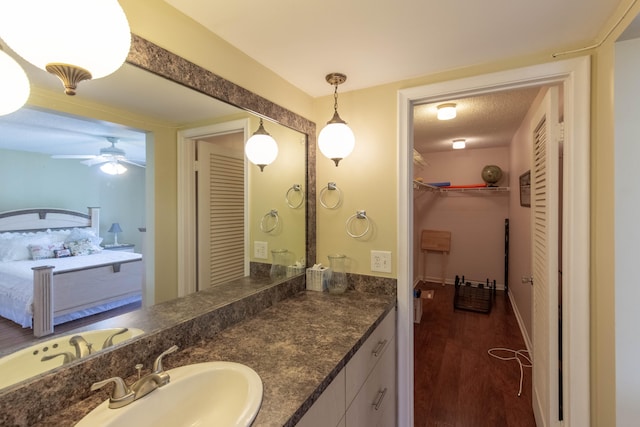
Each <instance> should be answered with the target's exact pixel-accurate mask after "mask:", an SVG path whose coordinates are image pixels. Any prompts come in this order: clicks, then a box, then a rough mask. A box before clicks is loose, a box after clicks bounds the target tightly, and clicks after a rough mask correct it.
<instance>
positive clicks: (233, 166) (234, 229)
mask: <svg viewBox="0 0 640 427" xmlns="http://www.w3.org/2000/svg"><path fill="white" fill-rule="evenodd" d="M229 138H232V139H237V141H236V142H235V143H233V144H227V143H226V142H228V140H229ZM242 138H243V136H242V134H241V133H239V134H227V135H222V136H219V137H216V138H214V139H213V140H214V142H211V141H209V142H204V141H198V143H197V150H198V152H197V157H198V167H197V169H198V172H197V173H198V178H197V185H198V201H197V203H198V209H197V211H198V233H197V238H198V289H206V288H209V287H211V286H216V285H219V284H221V283H224V282H228V281H229V280H233V279H237V278H240V277H243V276H244V272H245V261H244V255H245V248H244V245H245V243H244V242H245V227H244V223H245V220H244V212H245V207H244V200H245V197H244V157H243V151H242V148H243V141H242ZM216 139H221V141H217V142H216ZM229 146H231V147H237V148H229Z"/></svg>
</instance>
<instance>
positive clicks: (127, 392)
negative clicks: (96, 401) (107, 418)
mask: <svg viewBox="0 0 640 427" xmlns="http://www.w3.org/2000/svg"><path fill="white" fill-rule="evenodd" d="M110 383H114V384H115V387H113V392H112V393H111V398H109V408H112V409H116V408H121V407H123V406H125V405H128V404H129V403H131V402H133V400H134V398H135V395H134V393H133V392H132V391H131V389H130V388H129V387H128V386H127V383H125V382H124V380H123V379H122V378H120V377H113V378H109V379H106V380H103V381H98V382H97V383H93V384H92V385H91V391H94V390H98V389H100V388H102V387H104V386H105V385H107V384H110Z"/></svg>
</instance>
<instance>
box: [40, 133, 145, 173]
mask: <svg viewBox="0 0 640 427" xmlns="http://www.w3.org/2000/svg"><path fill="white" fill-rule="evenodd" d="M106 138H107V141H109V142H110V143H111V146H110V147H104V148H101V149H100V154H98V155H95V154H56V155H53V156H51V157H52V158H54V159H85V160H84V161H82V162H80V163H82V164H84V165H87V166H93V165H102V166H100V170H102V171H103V172H105V173H108V174H110V175H119V174H122V173H124V172H126V170H127V168H126V167H124V165H122V163H128V164H130V165H133V166H138V167H141V168H144V167H145V165H143V164H140V163H136V162H133V161H131V160H129V159H127V157H126V153H125V151H124V150H122V149H120V148H118V147H116V143H117V142H118V138H114V137H110V136H108V137H106Z"/></svg>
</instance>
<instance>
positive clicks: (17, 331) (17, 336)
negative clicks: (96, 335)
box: [0, 302, 141, 351]
mask: <svg viewBox="0 0 640 427" xmlns="http://www.w3.org/2000/svg"><path fill="white" fill-rule="evenodd" d="M140 306H141V303H139V302H136V303H132V304H128V305H125V306H122V307H118V308H114V309H113V310H109V311H105V312H103V313H98V314H94V315H92V316H88V317H84V318H82V319H77V320H73V321H71V322H67V323H63V324H61V325H58V326H56V327H55V334H60V333H64V332H67V331H70V330H72V329H76V328H80V327H82V326H86V325H90V324H92V323H95V322H99V321H101V320H105V319H108V318H110V317H114V316H119V315H121V314H124V313H128V312H130V311H133V310H138V309H139V308H140ZM35 341H36V338H34V336H33V330H32V329H30V328H23V327H21V326H20V325H18V324H16V323H14V322H12V321H11V320H7V319H5V318H2V317H0V351H2V350H5V349H8V348H11V347H15V346H17V345H20V346H22V345H23V344H25V345H26V344H29V343H30V342H35Z"/></svg>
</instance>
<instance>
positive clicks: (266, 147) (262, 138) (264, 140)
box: [244, 118, 278, 172]
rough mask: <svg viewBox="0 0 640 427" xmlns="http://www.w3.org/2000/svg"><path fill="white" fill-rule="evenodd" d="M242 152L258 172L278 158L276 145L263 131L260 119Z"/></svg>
mask: <svg viewBox="0 0 640 427" xmlns="http://www.w3.org/2000/svg"><path fill="white" fill-rule="evenodd" d="M244 152H245V154H246V155H247V158H248V159H249V161H250V162H251V163H253V164H255V165H257V166H258V167H259V168H260V172H262V171H264V167H265V166H267V165H270V164H271V163H273V161H274V160H275V159H276V157H278V143H277V142H276V140H275V139H273V137H272V136H271V135H269V132H267V131H266V130H265V129H264V126H263V125H262V118H260V126H258V129H257V130H256V131H255V132H254V133H253V135H251V138H249V139H248V140H247V143H246V144H245V146H244Z"/></svg>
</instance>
